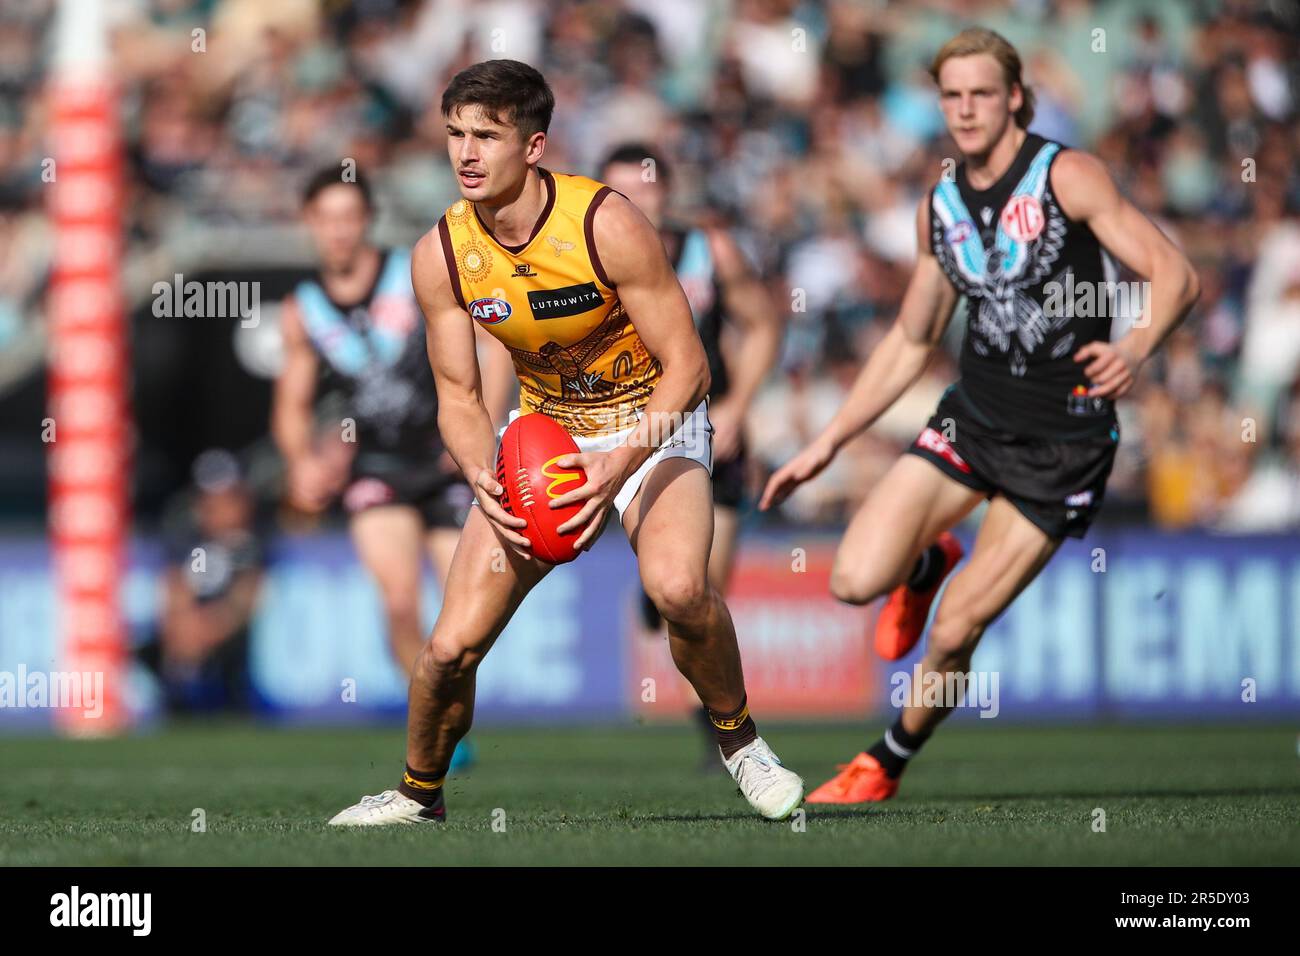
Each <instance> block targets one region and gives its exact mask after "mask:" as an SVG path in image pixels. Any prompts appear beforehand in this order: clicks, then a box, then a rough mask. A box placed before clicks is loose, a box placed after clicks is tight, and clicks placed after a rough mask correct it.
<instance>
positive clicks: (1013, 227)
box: [1001, 196, 1046, 242]
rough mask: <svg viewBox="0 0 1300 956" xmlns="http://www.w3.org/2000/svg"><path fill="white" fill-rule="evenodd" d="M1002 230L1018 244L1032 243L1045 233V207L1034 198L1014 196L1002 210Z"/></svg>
mask: <svg viewBox="0 0 1300 956" xmlns="http://www.w3.org/2000/svg"><path fill="white" fill-rule="evenodd" d="M1001 222H1002V229H1003V231H1004V232H1005V233H1006V234H1007V235H1008V236H1010V237H1011V238H1012V239H1015V240H1016V241H1017V242H1030V241H1032V240H1034V239H1037V238H1038V236H1039V234H1040V233H1041V232H1042V231H1043V225H1044V224H1045V222H1046V220H1045V218H1044V217H1043V207H1042V204H1041V203H1039V201H1038V200H1037V199H1035V198H1034V197H1033V196H1012V197H1011V201H1010V202H1009V203H1007V204H1006V207H1005V208H1004V209H1003V210H1002V218H1001Z"/></svg>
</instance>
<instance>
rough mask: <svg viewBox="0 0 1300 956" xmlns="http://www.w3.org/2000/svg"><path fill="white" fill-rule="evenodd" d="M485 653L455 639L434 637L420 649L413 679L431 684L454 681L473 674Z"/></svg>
mask: <svg viewBox="0 0 1300 956" xmlns="http://www.w3.org/2000/svg"><path fill="white" fill-rule="evenodd" d="M482 659H483V655H482V654H480V653H478V652H476V651H474V650H473V649H471V648H469V647H466V646H465V645H464V644H460V643H457V642H454V641H448V640H443V639H439V637H438V635H437V634H435V635H434V636H433V638H432V639H431V640H430V641H429V642H428V643H427V644H425V645H424V647H423V648H422V649H421V650H420V656H419V657H418V658H417V659H416V662H415V673H414V674H413V675H412V677H413V679H416V680H419V681H420V682H421V683H424V684H427V685H429V686H438V685H442V684H447V683H454V682H456V681H459V680H463V679H464V678H466V677H468V676H470V675H472V674H473V673H474V671H475V669H477V667H478V664H479V661H481V660H482Z"/></svg>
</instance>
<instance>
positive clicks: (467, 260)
mask: <svg viewBox="0 0 1300 956" xmlns="http://www.w3.org/2000/svg"><path fill="white" fill-rule="evenodd" d="M538 172H539V173H540V175H541V177H542V181H543V183H544V184H545V187H546V197H547V198H546V205H545V207H544V208H543V209H542V214H541V216H540V217H539V218H538V220H537V225H536V226H534V227H533V232H532V235H531V236H529V237H528V240H527V241H526V242H525V243H524V244H523V245H520V246H507V245H503V244H502V243H500V242H498V241H497V240H496V239H495V238H494V237H493V236H492V234H491V232H490V231H489V230H488V229H487V227H486V226H484V225H483V222H482V220H480V219H479V216H478V212H477V211H476V210H475V208H474V204H473V203H472V202H469V201H468V200H465V199H461V200H458V201H457V202H455V203H453V204H452V205H451V207H450V208H448V210H447V212H446V214H445V215H444V216H443V217H442V219H441V221H440V222H439V223H438V232H439V235H440V237H441V240H442V249H443V254H444V255H445V256H446V259H447V264H448V268H449V270H450V272H451V278H452V286H453V288H454V289H455V291H456V297H457V300H458V301H459V303H460V305H461V307H462V308H463V309H465V311H466V312H468V313H469V314H470V317H471V318H473V319H474V321H475V322H478V323H479V324H480V325H482V326H483V327H484V328H486V329H487V330H488V331H489V332H491V333H492V334H493V335H494V336H496V337H497V338H498V339H499V340H500V341H501V342H503V343H504V344H505V345H506V347H507V348H509V349H510V355H511V357H512V358H513V359H514V363H515V374H517V375H518V376H519V405H520V409H521V412H522V413H528V412H543V413H545V414H547V415H549V416H551V417H552V418H554V419H555V420H556V421H558V422H559V423H560V424H561V425H562V426H564V428H565V430H566V431H568V432H569V433H570V434H573V435H604V434H608V433H610V432H615V431H619V430H621V429H623V428H628V427H631V426H632V425H635V424H636V421H637V417H638V413H639V412H640V411H641V409H642V408H643V407H644V406H645V404H646V402H647V401H648V400H649V398H650V393H651V392H652V391H653V390H654V387H655V385H657V384H658V382H659V376H660V372H661V368H660V364H659V361H658V359H656V358H655V357H654V356H653V355H651V354H650V353H649V351H648V350H647V349H646V347H645V344H644V343H643V342H642V341H641V337H640V336H639V335H637V333H636V329H634V328H633V327H632V323H631V322H630V321H629V320H628V317H627V312H626V310H624V308H623V305H622V303H620V302H619V300H618V293H617V292H616V291H615V289H614V287H613V286H612V285H611V284H610V282H609V277H608V276H606V275H605V270H604V269H603V268H602V267H601V264H600V257H599V255H598V254H597V252H596V249H595V242H594V240H593V238H592V219H593V217H594V216H595V214H596V209H597V208H598V207H599V206H600V204H601V202H602V201H604V199H605V197H606V196H608V195H609V193H610V191H611V190H610V188H609V187H608V186H605V185H602V184H601V183H598V182H596V181H595V180H592V179H587V178H586V177H584V176H565V175H561V174H557V173H551V172H549V171H547V170H544V169H541V168H539V169H538Z"/></svg>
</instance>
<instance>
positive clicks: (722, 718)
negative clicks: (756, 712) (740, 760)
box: [705, 697, 758, 757]
mask: <svg viewBox="0 0 1300 956" xmlns="http://www.w3.org/2000/svg"><path fill="white" fill-rule="evenodd" d="M705 710H706V712H707V713H708V716H709V723H710V724H711V725H712V726H713V736H714V737H716V738H717V739H718V746H719V747H720V748H721V749H722V756H724V757H730V756H731V755H732V754H734V753H735V752H736V751H737V750H740V749H741V748H742V747H747V746H748V745H750V744H752V743H753V742H754V741H755V740H756V739H757V738H758V726H757V725H756V724H755V723H754V718H753V717H751V716H749V698H748V697H746V698H744V699H743V700H741V702H740V706H739V707H737V708H736V709H735V710H733V711H731V712H730V713H727V714H720V713H718V712H717V711H715V710H709V709H708V708H705Z"/></svg>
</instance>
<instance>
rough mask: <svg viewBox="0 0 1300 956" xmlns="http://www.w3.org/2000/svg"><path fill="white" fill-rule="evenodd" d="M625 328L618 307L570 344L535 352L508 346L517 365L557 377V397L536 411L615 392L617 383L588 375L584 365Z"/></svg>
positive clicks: (552, 345)
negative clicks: (558, 393)
mask: <svg viewBox="0 0 1300 956" xmlns="http://www.w3.org/2000/svg"><path fill="white" fill-rule="evenodd" d="M627 326H628V318H627V312H626V311H625V310H624V309H623V307H622V306H621V305H619V306H617V307H616V308H614V309H611V310H610V313H609V315H608V316H607V317H606V318H605V321H604V322H602V323H601V324H600V325H598V326H596V328H595V329H593V330H592V331H591V332H589V333H588V334H587V336H586V337H585V338H582V339H580V340H578V341H577V342H574V343H573V344H572V345H561V344H560V343H558V342H547V343H546V344H545V345H543V346H542V347H541V348H540V349H538V350H537V351H536V352H529V351H526V350H524V349H517V348H513V347H512V348H511V349H510V354H511V356H513V357H514V360H515V362H516V363H517V364H518V365H524V366H526V367H527V368H529V369H532V370H533V371H534V372H541V373H543V374H545V375H558V376H559V378H560V396H559V397H558V398H547V399H546V400H545V402H544V403H543V405H542V407H541V408H539V409H538V411H541V412H545V413H547V414H550V411H548V406H549V407H550V408H551V409H553V408H554V406H555V403H557V402H563V401H572V400H574V399H577V400H579V401H586V400H590V399H592V398H597V397H600V396H606V395H613V394H614V393H615V392H616V391H618V385H617V383H615V382H610V381H607V380H606V379H605V377H604V375H603V373H601V372H588V371H587V366H588V365H590V364H591V363H592V361H593V360H594V359H595V358H597V357H598V356H600V355H603V354H604V353H605V352H607V351H608V350H609V349H610V348H611V347H612V346H613V345H614V344H615V343H616V342H618V340H619V339H620V338H622V337H623V334H624V332H625V331H626V330H627Z"/></svg>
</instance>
